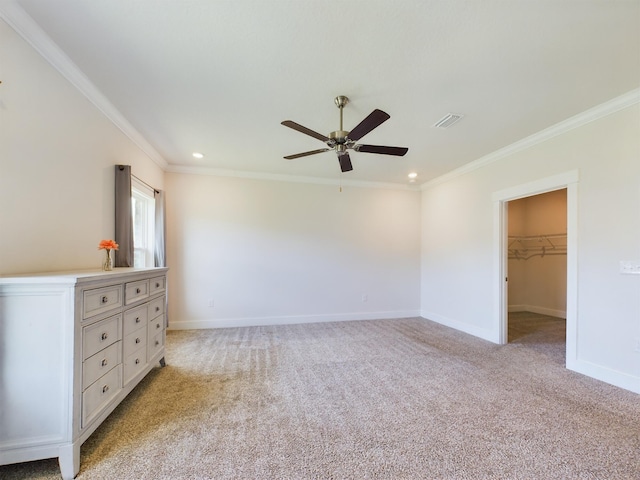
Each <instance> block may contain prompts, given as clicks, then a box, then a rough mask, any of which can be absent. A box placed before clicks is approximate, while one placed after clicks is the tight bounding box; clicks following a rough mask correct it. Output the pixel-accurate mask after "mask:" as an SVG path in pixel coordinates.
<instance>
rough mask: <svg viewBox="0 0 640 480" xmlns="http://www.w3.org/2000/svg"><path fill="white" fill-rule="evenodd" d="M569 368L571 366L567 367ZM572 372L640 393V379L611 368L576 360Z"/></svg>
mask: <svg viewBox="0 0 640 480" xmlns="http://www.w3.org/2000/svg"><path fill="white" fill-rule="evenodd" d="M567 368H569V366H568V365H567ZM571 370H573V371H574V372H578V373H581V374H582V375H586V376H588V377H591V378H595V379H596V380H600V381H602V382H605V383H609V384H611V385H615V386H616V387H620V388H624V389H625V390H630V391H632V392H634V393H640V377H636V376H633V375H629V374H628V373H623V372H619V371H617V370H613V369H610V368H606V367H603V366H601V365H596V364H595V363H591V362H587V361H585V360H576V361H575V362H573V364H572V366H571Z"/></svg>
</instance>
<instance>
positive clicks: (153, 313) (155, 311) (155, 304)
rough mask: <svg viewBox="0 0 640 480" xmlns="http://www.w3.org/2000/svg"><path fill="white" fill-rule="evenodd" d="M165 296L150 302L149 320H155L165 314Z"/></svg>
mask: <svg viewBox="0 0 640 480" xmlns="http://www.w3.org/2000/svg"><path fill="white" fill-rule="evenodd" d="M164 304H165V296H164V295H163V296H162V297H160V298H156V299H155V300H151V301H150V302H149V319H154V318H156V317H157V316H158V315H162V314H163V313H164Z"/></svg>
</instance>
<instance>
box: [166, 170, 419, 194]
mask: <svg viewBox="0 0 640 480" xmlns="http://www.w3.org/2000/svg"><path fill="white" fill-rule="evenodd" d="M165 172H167V173H181V174H186V175H208V176H212V177H232V178H248V179H252V180H269V181H275V182H289V183H311V184H315V185H331V186H335V187H358V188H377V189H387V190H404V191H415V192H418V191H420V187H419V186H417V185H416V186H413V185H404V184H401V183H385V182H369V181H364V180H344V179H332V178H321V177H304V176H297V175H284V174H277V173H264V172H249V171H240V170H226V169H221V168H208V167H191V166H186V165H184V166H179V165H169V166H168V167H167V168H166V169H165Z"/></svg>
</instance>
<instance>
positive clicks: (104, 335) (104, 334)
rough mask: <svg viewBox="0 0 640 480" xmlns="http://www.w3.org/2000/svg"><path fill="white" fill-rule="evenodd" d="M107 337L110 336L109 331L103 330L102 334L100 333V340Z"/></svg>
mask: <svg viewBox="0 0 640 480" xmlns="http://www.w3.org/2000/svg"><path fill="white" fill-rule="evenodd" d="M107 338H109V334H108V333H107V332H103V333H102V335H100V340H106V339H107Z"/></svg>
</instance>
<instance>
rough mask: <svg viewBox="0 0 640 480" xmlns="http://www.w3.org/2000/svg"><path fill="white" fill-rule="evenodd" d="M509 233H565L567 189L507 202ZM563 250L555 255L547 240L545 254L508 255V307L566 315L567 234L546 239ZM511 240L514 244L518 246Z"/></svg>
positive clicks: (510, 308)
mask: <svg viewBox="0 0 640 480" xmlns="http://www.w3.org/2000/svg"><path fill="white" fill-rule="evenodd" d="M508 209H509V214H508V217H509V221H508V228H509V236H534V237H535V236H539V235H554V234H565V235H566V233H567V190H566V189H561V190H555V191H553V192H547V193H543V194H540V195H533V196H531V197H526V198H521V199H519V200H513V201H511V202H509V206H508ZM549 241H550V242H555V243H556V244H557V245H558V246H560V245H562V246H563V247H564V248H562V249H561V248H558V251H560V250H562V251H563V252H564V253H563V254H561V255H554V251H553V249H552V248H550V247H551V246H550V245H548V244H547V242H543V243H542V244H543V245H544V246H545V247H547V248H548V253H549V254H547V255H542V256H540V255H535V256H531V257H529V258H526V259H525V258H522V257H520V258H511V257H509V263H508V276H509V295H508V297H509V298H508V301H509V311H510V312H518V311H529V312H536V313H542V314H544V315H553V316H556V317H559V318H566V309H567V255H566V244H567V243H566V237H565V238H564V239H553V238H550V239H549ZM517 246H518V245H517V244H514V247H517Z"/></svg>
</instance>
